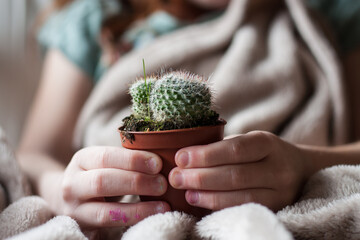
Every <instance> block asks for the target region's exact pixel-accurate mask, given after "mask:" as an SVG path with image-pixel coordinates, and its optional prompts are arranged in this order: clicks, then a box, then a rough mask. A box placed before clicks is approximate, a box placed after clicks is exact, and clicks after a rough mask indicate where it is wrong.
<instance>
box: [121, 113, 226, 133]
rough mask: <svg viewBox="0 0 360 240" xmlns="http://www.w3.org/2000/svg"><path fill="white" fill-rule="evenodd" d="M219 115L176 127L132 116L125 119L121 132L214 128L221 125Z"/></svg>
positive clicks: (171, 123)
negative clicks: (213, 126)
mask: <svg viewBox="0 0 360 240" xmlns="http://www.w3.org/2000/svg"><path fill="white" fill-rule="evenodd" d="M219 123H220V121H219V114H217V113H216V114H214V115H213V116H210V117H207V118H205V119H201V121H197V122H193V123H191V124H187V125H184V124H182V125H176V124H174V123H173V122H170V121H166V122H156V121H153V120H148V119H139V118H136V117H134V115H130V116H128V117H126V118H124V119H123V126H122V127H121V130H124V131H136V132H147V131H164V130H173V129H183V128H193V127H202V126H212V125H217V124H219Z"/></svg>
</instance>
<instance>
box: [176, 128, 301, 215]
mask: <svg viewBox="0 0 360 240" xmlns="http://www.w3.org/2000/svg"><path fill="white" fill-rule="evenodd" d="M302 155H303V154H302V152H301V150H299V149H298V148H297V147H295V146H294V145H291V144H289V143H287V142H285V141H283V140H281V139H280V138H278V137H276V136H275V135H273V134H271V133H267V132H250V133H248V134H244V135H239V136H237V137H234V138H231V139H227V140H224V141H220V142H217V143H213V144H209V145H205V146H193V147H188V148H184V149H181V150H179V151H178V152H177V154H176V157H175V161H176V164H177V166H178V167H176V168H174V169H173V170H172V171H171V172H170V174H169V182H170V184H171V185H172V186H173V187H174V188H178V189H187V190H188V191H187V192H186V195H185V196H186V200H187V201H188V202H189V204H191V205H193V206H198V207H203V208H208V209H212V210H219V209H223V208H226V207H230V206H235V205H240V204H243V203H248V202H257V203H260V204H263V205H265V206H267V207H269V208H270V209H272V210H274V211H277V210H280V209H282V208H283V207H284V206H286V205H288V204H291V203H293V202H294V201H295V200H296V198H297V197H298V193H299V191H300V190H301V188H302V185H303V183H304V181H305V179H306V177H307V174H306V172H305V161H304V158H303V156H302Z"/></svg>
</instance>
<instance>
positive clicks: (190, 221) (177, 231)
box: [0, 129, 360, 240]
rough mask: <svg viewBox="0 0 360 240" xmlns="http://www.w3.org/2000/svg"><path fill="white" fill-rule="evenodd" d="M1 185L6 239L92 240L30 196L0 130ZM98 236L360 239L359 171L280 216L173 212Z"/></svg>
mask: <svg viewBox="0 0 360 240" xmlns="http://www.w3.org/2000/svg"><path fill="white" fill-rule="evenodd" d="M14 183H15V184H14ZM0 184H1V185H0V187H1V188H0V189H1V191H0V203H1V207H2V208H1V209H0V238H1V239H13V240H14V239H19V240H20V239H26V240H65V239H73V240H83V239H87V237H86V236H89V235H85V233H83V232H82V231H81V230H80V228H79V226H78V224H77V223H76V222H75V220H73V219H71V218H70V217H67V216H53V214H52V212H51V211H50V209H49V208H48V205H47V203H46V202H45V201H44V200H43V199H42V198H40V197H37V196H27V195H28V194H29V192H28V190H27V189H28V187H27V186H28V185H27V182H26V181H24V177H23V175H22V173H21V172H20V171H19V169H18V166H17V162H16V159H15V156H14V154H13V152H12V151H11V148H10V147H9V145H8V143H7V142H6V140H5V138H4V135H3V132H2V130H1V129H0ZM10 203H11V204H10ZM99 234H100V237H101V239H125V240H137V239H155V240H167V239H169V240H177V239H179V240H180V239H193V240H202V239H204V240H210V239H211V240H229V239H244V240H257V239H267V240H272V239H273V240H290V239H309V240H310V239H312V240H313V239H329V240H336V239H350V240H351V239H354V240H355V239H360V166H337V167H332V168H329V169H325V170H322V171H320V172H319V173H317V174H316V175H314V176H313V177H312V178H311V179H310V181H309V182H308V183H307V185H306V187H305V190H304V192H303V196H302V198H301V199H300V200H299V201H298V202H297V203H295V204H294V205H292V206H288V207H286V208H285V209H283V210H282V211H280V212H278V213H277V214H274V213H273V212H271V211H270V210H268V209H267V208H265V207H263V206H261V205H258V204H245V205H242V206H237V207H232V208H227V209H223V210H221V211H218V212H214V213H212V214H210V215H208V216H206V217H204V218H203V219H202V220H200V221H198V222H196V220H195V218H193V217H192V216H190V215H186V214H183V213H179V212H168V213H165V214H157V215H153V216H150V217H148V218H146V219H144V220H142V221H141V222H139V223H138V224H136V225H134V226H132V227H130V228H128V229H117V231H114V229H112V230H104V231H102V233H99ZM90 235H91V234H90Z"/></svg>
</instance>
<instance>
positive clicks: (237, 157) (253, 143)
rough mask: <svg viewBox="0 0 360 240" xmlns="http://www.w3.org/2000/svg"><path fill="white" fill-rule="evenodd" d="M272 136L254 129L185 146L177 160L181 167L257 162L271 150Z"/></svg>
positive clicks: (177, 154) (176, 156)
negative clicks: (209, 141) (200, 143)
mask: <svg viewBox="0 0 360 240" xmlns="http://www.w3.org/2000/svg"><path fill="white" fill-rule="evenodd" d="M271 136H272V134H270V133H267V132H260V131H254V132H250V133H247V134H242V135H239V136H237V137H234V138H231V139H227V140H223V141H219V142H216V143H212V144H208V145H203V146H192V147H187V148H183V149H181V150H179V151H178V152H177V153H176V155H175V162H176V164H177V165H178V166H179V167H181V168H201V167H214V166H219V165H226V164H237V163H249V162H256V161H259V160H261V159H263V158H265V157H266V156H267V155H268V154H269V152H270V151H271V145H272V137H271Z"/></svg>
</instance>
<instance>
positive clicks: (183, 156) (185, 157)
mask: <svg viewBox="0 0 360 240" xmlns="http://www.w3.org/2000/svg"><path fill="white" fill-rule="evenodd" d="M176 162H177V164H178V166H179V167H186V166H187V165H188V164H189V153H188V152H181V153H180V154H179V156H178V157H177V161H176Z"/></svg>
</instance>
